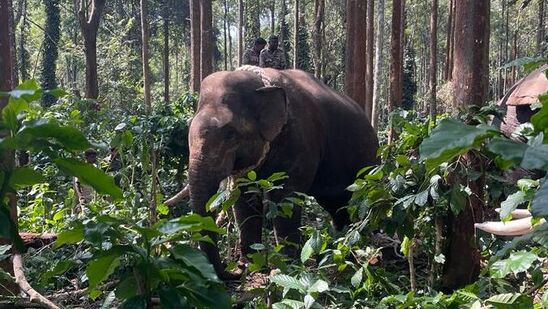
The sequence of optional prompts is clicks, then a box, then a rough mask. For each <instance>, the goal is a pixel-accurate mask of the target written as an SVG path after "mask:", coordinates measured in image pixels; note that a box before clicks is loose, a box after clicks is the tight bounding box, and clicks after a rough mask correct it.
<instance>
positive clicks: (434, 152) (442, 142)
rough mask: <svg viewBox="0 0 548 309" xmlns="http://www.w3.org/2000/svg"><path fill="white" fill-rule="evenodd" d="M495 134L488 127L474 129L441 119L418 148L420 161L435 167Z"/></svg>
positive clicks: (447, 119)
mask: <svg viewBox="0 0 548 309" xmlns="http://www.w3.org/2000/svg"><path fill="white" fill-rule="evenodd" d="M495 132H496V131H495V130H494V129H493V128H492V127H490V126H485V125H484V126H481V125H480V126H477V127H474V126H469V125H466V124H464V123H462V122H460V121H457V120H454V119H449V118H446V119H443V120H441V121H440V123H439V124H438V125H437V126H436V128H434V129H433V130H432V134H431V135H430V136H429V137H428V138H426V139H425V140H424V141H423V142H422V143H421V145H420V146H419V152H420V156H421V160H427V165H428V166H429V167H430V168H432V167H437V166H439V165H440V164H441V163H442V162H446V161H450V160H452V159H453V158H454V157H456V156H458V155H462V154H464V153H466V152H468V151H469V150H470V149H472V148H474V147H477V146H479V144H480V143H481V141H482V140H483V139H485V138H487V137H489V136H491V135H493V134H496V133H495Z"/></svg>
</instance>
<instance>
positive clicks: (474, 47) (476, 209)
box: [442, 0, 490, 289]
mask: <svg viewBox="0 0 548 309" xmlns="http://www.w3.org/2000/svg"><path fill="white" fill-rule="evenodd" d="M489 2H490V1H489V0H458V1H456V11H455V16H454V17H455V27H456V29H459V31H456V32H455V49H454V50H455V54H454V56H455V59H454V61H455V65H454V68H453V86H454V93H455V96H454V100H455V101H454V104H455V105H456V106H459V107H465V106H468V105H475V106H482V105H483V104H484V102H485V100H486V99H487V93H488V83H489V61H488V60H489V58H488V56H489V9H490V7H489V6H490V4H489ZM463 160H464V161H465V166H467V167H468V168H477V170H480V169H481V162H479V159H478V158H477V157H475V156H474V155H473V154H468V155H466V156H465V157H464V158H463ZM457 181H460V182H461V184H462V185H464V186H467V187H468V188H470V190H471V191H472V193H471V194H470V195H469V197H467V201H466V205H464V206H463V209H462V210H461V211H460V213H459V214H458V215H453V214H452V213H450V215H449V220H448V225H449V239H448V241H449V248H448V253H447V254H446V255H445V256H446V257H447V260H446V262H445V264H444V274H443V278H442V279H443V285H444V287H445V288H448V289H454V288H458V287H462V286H464V285H466V284H469V283H471V282H473V281H475V280H476V279H477V276H478V275H479V270H480V253H479V251H478V249H477V247H476V245H475V232H474V223H475V222H483V218H482V213H483V202H482V197H483V192H482V190H483V184H482V180H481V177H480V179H477V180H469V179H460V180H457Z"/></svg>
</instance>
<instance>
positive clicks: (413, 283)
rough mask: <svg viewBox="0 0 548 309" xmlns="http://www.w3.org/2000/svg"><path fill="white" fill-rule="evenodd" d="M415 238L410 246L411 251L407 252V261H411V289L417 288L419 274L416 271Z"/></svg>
mask: <svg viewBox="0 0 548 309" xmlns="http://www.w3.org/2000/svg"><path fill="white" fill-rule="evenodd" d="M414 254H415V239H414V238H413V239H411V245H410V246H409V252H408V253H407V263H409V281H411V291H416V290H417V279H416V277H417V274H416V272H415V259H414V257H413V255H414Z"/></svg>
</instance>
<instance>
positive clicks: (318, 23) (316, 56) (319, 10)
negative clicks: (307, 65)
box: [312, 0, 325, 79]
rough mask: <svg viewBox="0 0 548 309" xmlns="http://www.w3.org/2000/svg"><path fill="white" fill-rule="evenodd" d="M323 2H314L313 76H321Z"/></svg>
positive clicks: (320, 0)
mask: <svg viewBox="0 0 548 309" xmlns="http://www.w3.org/2000/svg"><path fill="white" fill-rule="evenodd" d="M324 12H325V0H315V1H314V16H315V20H314V31H313V32H312V46H313V49H314V52H313V53H312V61H313V62H314V76H316V78H318V79H320V78H321V76H322V66H323V64H322V25H323V22H324Z"/></svg>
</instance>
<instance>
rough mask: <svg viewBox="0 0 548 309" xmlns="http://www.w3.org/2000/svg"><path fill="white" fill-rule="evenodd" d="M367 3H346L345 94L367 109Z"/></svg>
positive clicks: (350, 1)
mask: <svg viewBox="0 0 548 309" xmlns="http://www.w3.org/2000/svg"><path fill="white" fill-rule="evenodd" d="M366 16H367V8H366V2H365V1H361V0H347V1H346V47H345V50H346V55H345V92H346V94H347V95H348V96H349V97H351V98H352V99H353V100H354V101H356V102H357V103H358V104H359V105H360V106H362V108H365V72H366V69H367V67H366V66H367V62H366V59H365V49H366V30H367V29H366V23H365V22H364V21H365V20H366Z"/></svg>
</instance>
